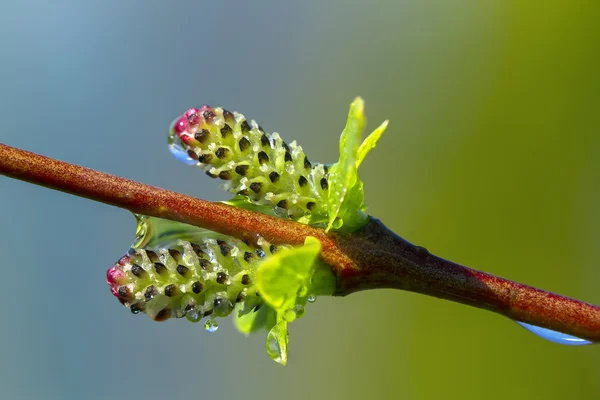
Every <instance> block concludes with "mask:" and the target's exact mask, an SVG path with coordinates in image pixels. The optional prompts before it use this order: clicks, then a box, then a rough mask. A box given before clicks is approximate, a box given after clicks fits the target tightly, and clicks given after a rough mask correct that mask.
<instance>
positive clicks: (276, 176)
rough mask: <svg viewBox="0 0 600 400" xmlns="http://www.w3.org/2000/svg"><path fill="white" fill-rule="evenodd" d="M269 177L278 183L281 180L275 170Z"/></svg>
mask: <svg viewBox="0 0 600 400" xmlns="http://www.w3.org/2000/svg"><path fill="white" fill-rule="evenodd" d="M269 179H270V180H271V182H273V183H276V182H277V181H278V180H279V174H278V173H277V172H275V171H273V172H271V173H270V174H269Z"/></svg>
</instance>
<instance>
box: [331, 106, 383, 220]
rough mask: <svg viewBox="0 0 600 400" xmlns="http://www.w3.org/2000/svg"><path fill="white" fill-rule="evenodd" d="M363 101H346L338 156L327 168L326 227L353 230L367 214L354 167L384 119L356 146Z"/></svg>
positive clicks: (378, 134) (380, 131)
mask: <svg viewBox="0 0 600 400" xmlns="http://www.w3.org/2000/svg"><path fill="white" fill-rule="evenodd" d="M363 109H364V102H363V100H362V99H361V98H360V97H357V98H356V99H355V100H354V102H352V104H351V105H350V112H349V113H348V121H347V122H346V127H345V128H344V131H343V132H342V136H341V137H340V159H339V161H338V162H337V163H336V164H334V165H333V166H332V167H331V169H330V187H329V199H328V212H329V223H328V226H327V230H329V229H331V228H334V229H336V230H344V231H353V230H355V229H357V228H359V227H360V226H362V225H363V224H364V223H365V222H366V220H367V218H368V216H367V214H366V213H365V210H366V207H365V205H364V190H363V183H362V181H361V180H360V179H359V177H358V167H359V166H360V164H361V163H362V161H363V160H364V158H365V156H366V155H367V153H368V152H369V151H371V150H372V149H373V148H375V145H376V144H377V141H378V140H379V138H380V137H381V135H382V134H383V132H384V131H385V129H386V128H387V125H388V121H384V122H383V123H382V124H381V125H380V126H379V127H378V128H377V129H375V130H374V131H373V132H372V133H371V134H370V135H369V136H368V137H367V138H366V139H365V141H364V142H363V143H362V144H361V145H360V146H359V145H358V143H359V141H360V138H361V135H362V131H363V128H364V126H365V116H364V114H363Z"/></svg>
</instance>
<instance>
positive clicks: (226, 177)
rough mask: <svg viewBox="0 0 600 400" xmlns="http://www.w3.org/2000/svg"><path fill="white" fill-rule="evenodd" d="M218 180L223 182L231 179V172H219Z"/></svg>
mask: <svg viewBox="0 0 600 400" xmlns="http://www.w3.org/2000/svg"><path fill="white" fill-rule="evenodd" d="M219 178H221V179H223V180H224V181H229V180H231V179H232V178H233V177H232V176H231V171H221V172H219Z"/></svg>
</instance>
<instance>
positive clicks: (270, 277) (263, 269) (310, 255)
mask: <svg viewBox="0 0 600 400" xmlns="http://www.w3.org/2000/svg"><path fill="white" fill-rule="evenodd" d="M320 252H321V242H319V240H318V239H315V238H313V237H307V238H306V241H305V243H304V246H302V247H294V248H291V249H282V250H280V251H279V252H278V253H276V254H274V255H272V256H270V257H269V258H267V259H266V260H265V261H263V262H262V263H261V264H260V266H259V268H258V272H257V274H256V285H257V287H258V291H259V293H260V296H261V297H262V298H263V300H264V301H265V302H266V303H267V304H268V305H269V306H271V307H272V308H274V309H275V310H276V311H277V312H278V313H279V311H282V312H283V311H285V310H288V309H290V308H293V307H294V306H295V305H296V300H297V297H298V291H300V289H302V288H306V287H307V286H308V285H309V284H310V282H311V278H312V276H313V273H314V271H315V268H316V263H315V261H316V260H317V257H318V255H319V253H320Z"/></svg>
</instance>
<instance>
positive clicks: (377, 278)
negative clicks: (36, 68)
mask: <svg viewBox="0 0 600 400" xmlns="http://www.w3.org/2000/svg"><path fill="white" fill-rule="evenodd" d="M0 174H3V175H6V176H9V177H12V178H15V179H20V180H23V181H27V182H30V183H34V184H37V185H42V186H45V187H48V188H51V189H55V190H59V191H62V192H66V193H70V194H74V195H76V196H80V197H85V198H88V199H92V200H96V201H99V202H102V203H105V204H110V205H113V206H116V207H120V208H124V209H127V210H129V211H131V212H134V213H138V214H144V215H150V216H154V217H159V218H165V219H169V220H173V221H179V222H183V223H187V224H191V225H195V226H199V227H202V228H206V229H210V230H213V231H215V232H219V233H222V234H225V235H230V236H233V237H237V238H240V239H242V240H246V241H250V242H255V241H256V240H258V238H259V237H261V236H262V237H264V238H265V239H267V240H268V241H269V242H272V243H278V244H283V243H287V244H294V245H299V244H302V243H304V239H305V238H306V237H307V236H313V237H316V238H318V239H319V240H320V241H321V243H322V245H323V250H322V254H321V257H322V258H323V260H324V261H325V262H326V263H327V264H329V265H330V266H331V267H332V269H333V271H334V272H335V273H336V275H337V277H338V289H337V292H336V293H335V294H336V295H339V296H344V295H348V294H350V293H354V292H356V291H359V290H366V289H378V288H394V289H401V290H409V291H413V292H417V293H422V294H426V295H429V296H434V297H438V298H442V299H446V300H451V301H455V302H459V303H463V304H468V305H471V306H474V307H478V308H483V309H486V310H490V311H493V312H496V313H498V314H501V315H504V316H506V317H508V318H511V319H514V320H517V321H521V322H525V323H528V324H532V325H537V326H541V327H543V328H548V329H552V330H556V331H559V332H564V333H567V334H570V335H573V336H577V337H580V338H583V339H587V340H590V341H593V342H600V307H598V306H595V305H592V304H588V303H585V302H582V301H579V300H575V299H571V298H568V297H564V296H561V295H557V294H553V293H549V292H546V291H543V290H540V289H536V288H534V287H531V286H527V285H523V284H520V283H517V282H513V281H510V280H507V279H504V278H500V277H496V276H493V275H490V274H486V273H483V272H480V271H476V270H474V269H471V268H468V267H465V266H462V265H459V264H456V263H453V262H451V261H447V260H444V259H442V258H439V257H436V256H434V255H432V254H430V253H429V252H428V251H427V250H426V249H425V248H423V247H420V246H415V245H413V244H411V243H409V242H407V241H406V240H404V239H402V238H400V237H399V236H397V235H396V234H394V233H393V232H391V231H390V230H389V229H387V228H386V227H385V226H384V225H383V224H382V223H381V222H380V221H379V220H377V219H374V218H371V219H370V220H369V222H368V224H367V225H366V226H365V227H363V228H362V229H361V230H360V231H358V232H355V233H353V234H350V235H342V234H336V233H325V232H324V231H323V230H322V229H318V228H314V227H310V226H307V225H303V224H299V223H296V222H293V221H289V220H283V219H278V218H274V217H271V216H268V215H264V214H260V213H255V212H252V211H248V210H244V209H240V208H236V207H232V206H229V205H225V204H221V203H213V202H209V201H206V200H202V199H197V198H194V197H190V196H186V195H183V194H180V193H176V192H172V191H169V190H165V189H161V188H158V187H154V186H149V185H145V184H143V183H139V182H135V181H132V180H128V179H125V178H121V177H117V176H114V175H109V174H105V173H103V172H98V171H94V170H92V169H88V168H84V167H81V166H77V165H73V164H69V163H66V162H62V161H58V160H55V159H52V158H48V157H44V156H41V155H38V154H34V153H31V152H28V151H24V150H20V149H16V148H13V147H10V146H7V145H4V144H0Z"/></svg>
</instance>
